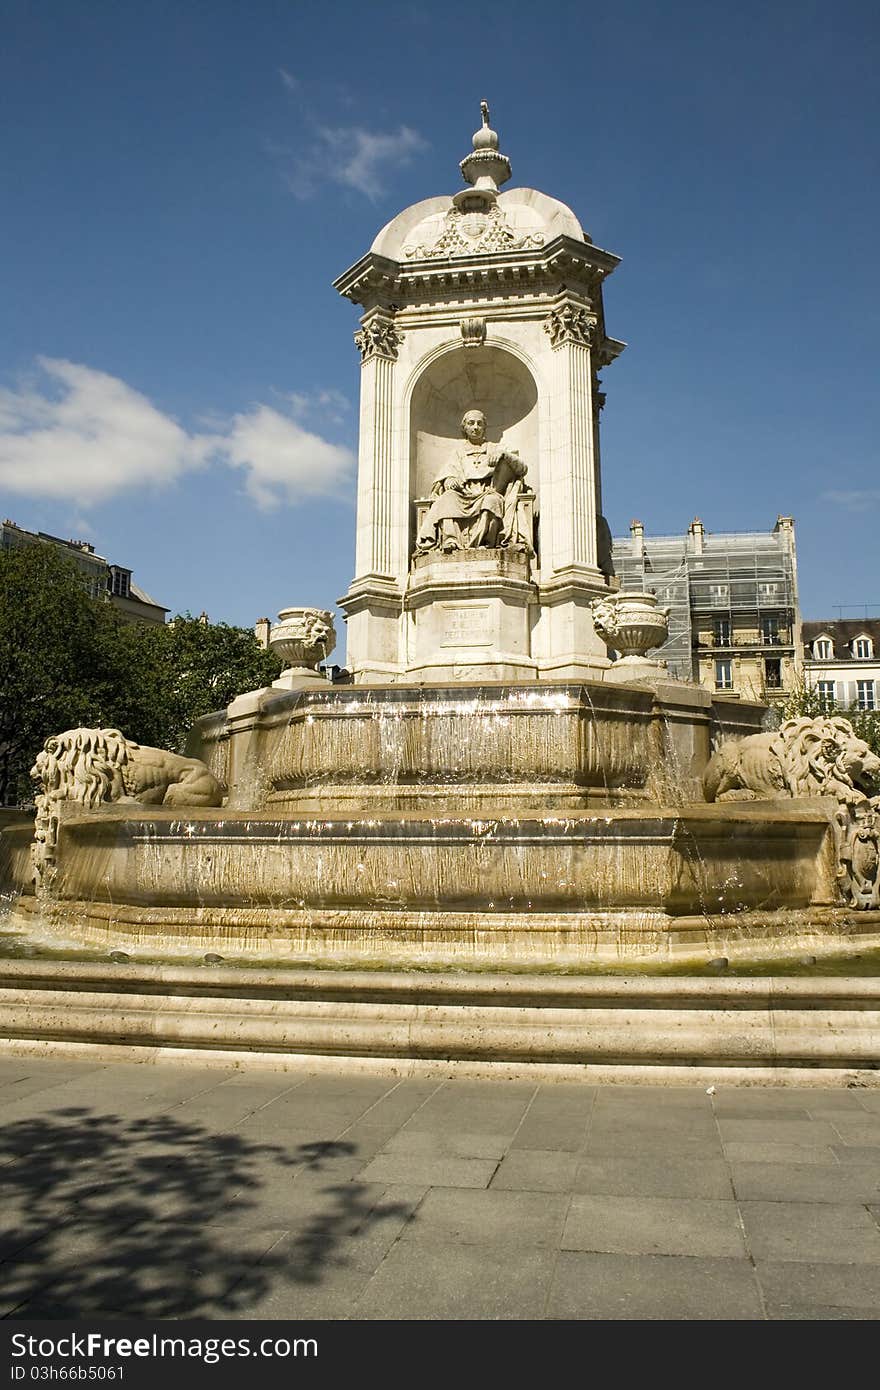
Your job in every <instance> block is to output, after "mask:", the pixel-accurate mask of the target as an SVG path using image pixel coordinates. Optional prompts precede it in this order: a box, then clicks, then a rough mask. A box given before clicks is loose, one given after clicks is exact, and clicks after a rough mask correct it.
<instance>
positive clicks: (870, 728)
mask: <svg viewBox="0 0 880 1390" xmlns="http://www.w3.org/2000/svg"><path fill="white" fill-rule="evenodd" d="M822 714H839V715H843V717H844V719H848V720H849V722H850V723H851V724H852V726H853V730H854V732H855V734H856V735H857V737H858V738H860V739H863V740H864V742H865V743H867V745H868V747H869V748H870V749H871V750H872V752H874V753H876V754H877V755H878V757H880V710H873V709H859V707H858V705H848V706H844V705H837V704H829V702H828V701H827V700H826V699H825V698H824V697H823V696H821V695H820V694H819V692H818V690H817V689H816V687H815V686H812V685H807V684H806V683H805V682H804V681H801V682H800V684H799V685H797V686H795V687H794V689H793V690H792V691H791V693H790V694H789V696H788V699H787V700H786V701H785V704H784V705H783V706H782V709H781V716H782V718H783V719H797V718H798V717H799V716H800V715H809V717H810V718H811V719H815V718H817V717H818V716H819V715H822Z"/></svg>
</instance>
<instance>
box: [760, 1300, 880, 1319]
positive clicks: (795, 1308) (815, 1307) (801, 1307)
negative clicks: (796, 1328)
mask: <svg viewBox="0 0 880 1390" xmlns="http://www.w3.org/2000/svg"><path fill="white" fill-rule="evenodd" d="M765 1306H766V1309H767V1318H768V1320H769V1321H770V1322H844V1321H850V1322H865V1321H876V1320H877V1319H878V1318H880V1311H878V1312H872V1311H871V1310H870V1309H865V1308H835V1307H833V1306H832V1305H830V1304H825V1305H822V1304H812V1305H811V1304H797V1303H768V1304H766V1305H765Z"/></svg>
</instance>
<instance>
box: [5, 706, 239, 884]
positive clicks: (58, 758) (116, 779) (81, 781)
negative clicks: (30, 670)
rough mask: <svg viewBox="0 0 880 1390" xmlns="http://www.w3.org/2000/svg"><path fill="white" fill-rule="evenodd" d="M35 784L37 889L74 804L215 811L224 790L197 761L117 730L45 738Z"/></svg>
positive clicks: (70, 731) (36, 765)
mask: <svg viewBox="0 0 880 1390" xmlns="http://www.w3.org/2000/svg"><path fill="white" fill-rule="evenodd" d="M31 776H32V777H33V778H35V779H36V781H38V782H39V783H40V791H39V792H38V793H37V796H36V798H35V801H36V808H37V816H36V824H35V829H34V842H33V849H32V858H33V865H34V878H35V880H36V883H37V886H38V887H40V886H41V885H44V884H45V883H46V881H47V879H48V877H49V876H50V874H51V870H52V869H53V867H54V864H55V848H56V845H57V843H58V825H59V813H60V809H61V806H62V804H64V803H68V804H70V803H73V804H74V805H78V806H83V807H85V808H86V809H87V810H95V809H96V808H97V807H98V806H102V805H105V804H106V803H108V802H122V803H125V802H136V803H138V804H140V805H143V806H181V807H183V806H219V805H220V804H221V802H222V800H223V787H222V785H221V783H220V782H218V781H217V778H216V777H215V776H214V775H213V773H212V772H211V771H209V769H208V768H207V767H206V766H205V764H204V763H203V762H200V761H199V759H198V758H186V757H182V756H181V755H180V754H179V753H167V752H166V751H165V750H164V749H163V748H148V747H146V746H144V745H142V744H140V743H134V742H133V741H132V740H131V739H128V738H126V737H125V735H124V734H122V733H120V731H119V730H118V729H67V730H66V732H65V733H63V734H53V735H52V737H51V738H47V739H46V742H45V744H44V746H43V750H42V752H41V753H39V754H38V755H37V759H36V762H35V763H34V766H33V767H32V768H31Z"/></svg>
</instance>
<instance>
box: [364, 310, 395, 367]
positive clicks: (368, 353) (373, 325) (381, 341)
mask: <svg viewBox="0 0 880 1390" xmlns="http://www.w3.org/2000/svg"><path fill="white" fill-rule="evenodd" d="M354 341H355V345H356V347H357V349H358V351H359V352H360V355H361V362H368V361H369V359H370V358H371V357H386V358H388V360H389V361H391V362H396V361H397V353H398V350H399V348H400V344H401V343H402V342H403V334H402V333H399V332H398V330H397V329H396V328H395V326H394V324H393V323H392V322H391V320H390V319H379V318H376V319H373V320H372V321H371V322H370V323H365V324H364V325H363V327H362V328H360V329H359V330H358V332H357V333H355V335H354Z"/></svg>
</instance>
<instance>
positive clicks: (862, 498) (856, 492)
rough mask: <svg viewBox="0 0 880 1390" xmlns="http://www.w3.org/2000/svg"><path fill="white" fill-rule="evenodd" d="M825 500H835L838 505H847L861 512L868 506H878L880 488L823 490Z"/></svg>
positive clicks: (850, 509)
mask: <svg viewBox="0 0 880 1390" xmlns="http://www.w3.org/2000/svg"><path fill="white" fill-rule="evenodd" d="M822 499H823V501H825V502H834V503H836V504H837V506H838V507H846V508H847V509H848V510H849V511H851V512H861V511H864V510H865V508H867V507H876V505H877V503H878V502H880V488H862V489H859V488H853V489H852V490H851V491H849V492H823V493H822Z"/></svg>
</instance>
